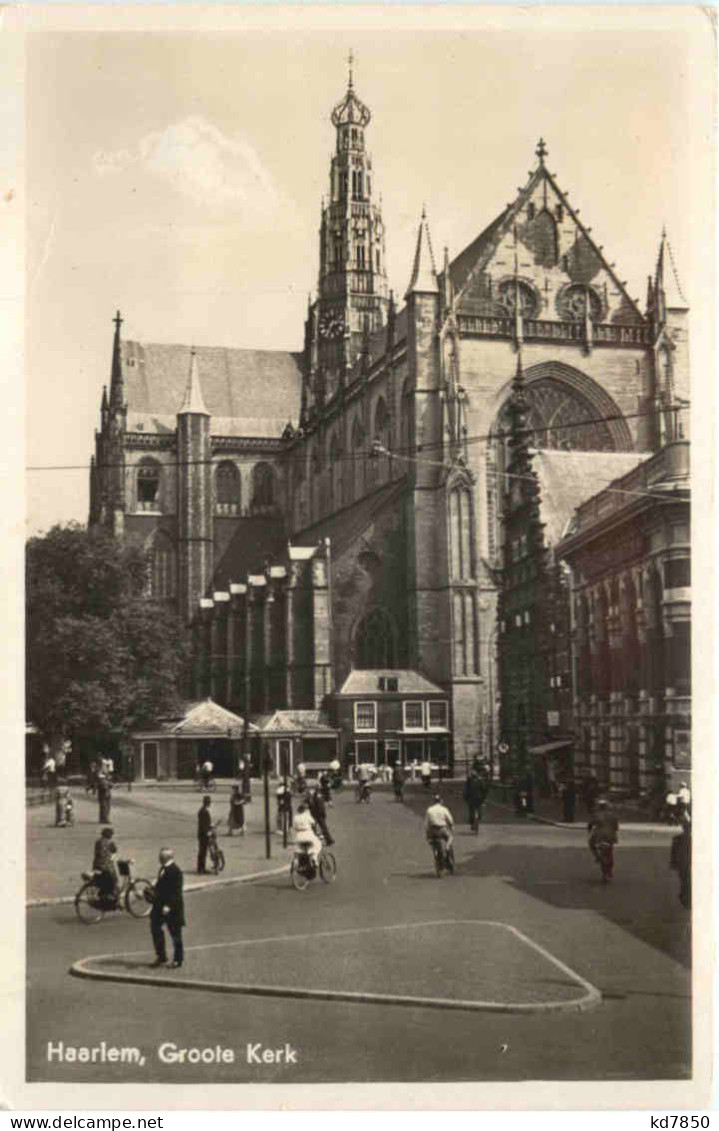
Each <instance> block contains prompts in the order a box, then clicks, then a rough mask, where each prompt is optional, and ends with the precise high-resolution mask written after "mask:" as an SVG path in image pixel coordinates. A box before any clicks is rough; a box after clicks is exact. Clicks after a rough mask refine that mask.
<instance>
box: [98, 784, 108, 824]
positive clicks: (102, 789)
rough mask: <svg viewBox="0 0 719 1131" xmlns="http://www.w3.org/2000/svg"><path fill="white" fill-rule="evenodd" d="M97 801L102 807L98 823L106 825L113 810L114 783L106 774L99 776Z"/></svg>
mask: <svg viewBox="0 0 719 1131" xmlns="http://www.w3.org/2000/svg"><path fill="white" fill-rule="evenodd" d="M97 800H98V803H99V806H100V815H99V817H98V821H99V823H100V824H101V825H106V824H107V822H108V821H109V820H110V810H111V809H112V782H111V781H110V779H109V778H108V776H107V774H105V773H99V774H98V775H97Z"/></svg>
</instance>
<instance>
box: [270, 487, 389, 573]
mask: <svg viewBox="0 0 719 1131" xmlns="http://www.w3.org/2000/svg"><path fill="white" fill-rule="evenodd" d="M404 490H405V482H404V480H403V479H400V480H399V481H398V482H396V483H388V484H386V485H385V486H384V487H381V488H380V489H379V490H377V491H373V492H372V494H371V495H366V496H365V498H364V499H360V501H359V502H358V503H355V504H354V505H353V506H350V507H345V509H344V510H341V511H339V512H338V513H337V514H335V515H330V516H329V517H327V518H325V519H322V520H321V521H320V522H316V523H314V525H312V526H309V527H307V529H306V530H303V531H301V532H300V533H299V534H293V535H292V541H293V543H295V544H296V545H297V544H299V545H305V546H316V545H317V543H318V542H320V541H321V540H322V539H323V538H329V539H330V547H331V552H332V554H333V555H337V554H339V553H341V552H342V551H343V550H344V549H345V547H346V546H348V545H350V544H351V543H352V542H353V541H354V540H355V539H356V538H359V536H360V534H362V533H363V531H365V530H366V529H367V527H368V526H369V524H370V523H371V522H372V519H373V518H374V516H375V515H376V514H377V512H378V511H380V510H382V509H383V508H384V507H385V506H386V505H387V504H388V503H390V502H392V503H395V504H396V500H397V498H398V497H399V495H401V494H402V492H403V491H404Z"/></svg>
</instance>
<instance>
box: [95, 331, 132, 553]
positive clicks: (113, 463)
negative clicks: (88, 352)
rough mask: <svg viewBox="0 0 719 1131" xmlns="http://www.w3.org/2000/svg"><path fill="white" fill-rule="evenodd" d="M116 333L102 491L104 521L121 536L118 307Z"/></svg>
mask: <svg viewBox="0 0 719 1131" xmlns="http://www.w3.org/2000/svg"><path fill="white" fill-rule="evenodd" d="M114 322H115V335H114V338H113V343H112V368H111V374H110V398H109V404H108V402H107V396H106V394H104V395H103V408H104V412H103V410H102V409H101V415H102V416H103V432H104V433H105V440H104V443H103V456H104V459H105V461H106V468H105V474H104V475H103V479H104V480H105V483H106V485H107V486H106V490H105V521H106V523H107V525H108V527H109V528H110V530H111V531H112V533H113V534H115V535H117V536H118V537H120V536H121V535H122V533H123V530H124V519H125V506H126V502H125V429H126V424H127V404H126V403H125V382H124V378H123V374H122V343H121V339H120V327H121V326H122V317H121V315H120V311H119V310H118V312H117V314H116V315H115V318H114Z"/></svg>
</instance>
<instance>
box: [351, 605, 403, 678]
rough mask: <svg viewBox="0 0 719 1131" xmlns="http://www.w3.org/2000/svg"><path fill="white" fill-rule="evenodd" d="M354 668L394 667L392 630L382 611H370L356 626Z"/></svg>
mask: <svg viewBox="0 0 719 1131" xmlns="http://www.w3.org/2000/svg"><path fill="white" fill-rule="evenodd" d="M354 666H355V667H356V668H365V669H366V668H393V667H394V666H395V634H394V628H393V625H392V621H391V620H390V617H389V614H388V613H387V612H385V610H384V609H380V608H376V609H371V610H370V612H368V613H367V615H366V616H365V617H363V618H362V620H361V621H360V623H359V624H358V626H357V630H356V632H355V647H354Z"/></svg>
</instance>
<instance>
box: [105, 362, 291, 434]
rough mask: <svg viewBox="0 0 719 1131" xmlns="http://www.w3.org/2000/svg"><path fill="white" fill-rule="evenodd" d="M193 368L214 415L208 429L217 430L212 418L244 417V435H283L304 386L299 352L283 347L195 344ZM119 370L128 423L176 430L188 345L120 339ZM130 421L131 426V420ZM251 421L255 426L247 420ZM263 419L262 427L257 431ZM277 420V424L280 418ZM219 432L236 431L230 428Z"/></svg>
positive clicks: (184, 389) (208, 406)
mask: <svg viewBox="0 0 719 1131" xmlns="http://www.w3.org/2000/svg"><path fill="white" fill-rule="evenodd" d="M196 358H197V368H198V371H199V375H200V380H201V383H202V399H203V401H204V404H205V406H206V410H207V412H209V413H210V414H211V415H212V417H213V420H212V425H211V429H212V432H213V433H215V434H220V433H219V430H218V421H217V420H215V418H218V419H222V420H227V421H231V422H234V424H235V428H236V427H237V422H238V421H242V423H243V427H242V429H241V432H242V433H243V434H244V435H254V436H258V435H259V436H262V435H266V434H267V432H268V423H267V422H271V423H270V428H271V431H270V432H269V434H270V435H277V436H279V435H281V433H282V429H283V428H284V426H285V425H286V424H287V422H288V420H289V421H292V422H293V423H297V421H298V419H299V412H300V394H301V389H302V369H301V362H302V354H300V353H287V352H285V351H283V350H249V349H228V348H226V347H223V346H198V347H197V349H196ZM122 369H123V376H124V383H125V399H126V401H127V405H128V427H129V428H131V429H132V428H133V426H136V425H137V424H138V423H142V424H144V428H145V430H152V431H155V430H156V431H164V430H165V428H167V427H169V428H171V429H174V427H175V417H176V415H177V413H178V412H179V411H180V408H181V406H182V405H183V401H184V397H185V393H186V389H187V374H188V372H189V370H190V347H189V346H184V345H157V344H154V343H144V342H135V341H125V342H123V343H122ZM133 422H134V425H133ZM251 422H252V423H255V427H254V429H253V430H251V431H250V430H249V429H248V428H247V425H248V424H250V423H251ZM261 422H264V426H263V427H262V429H261V430H260V428H259V427H258V426H259V425H260V423H261ZM280 422H281V423H280ZM222 434H223V435H225V434H230V435H233V434H235V429H234V428H233V429H232V431H229V432H226V431H223V432H222Z"/></svg>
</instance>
